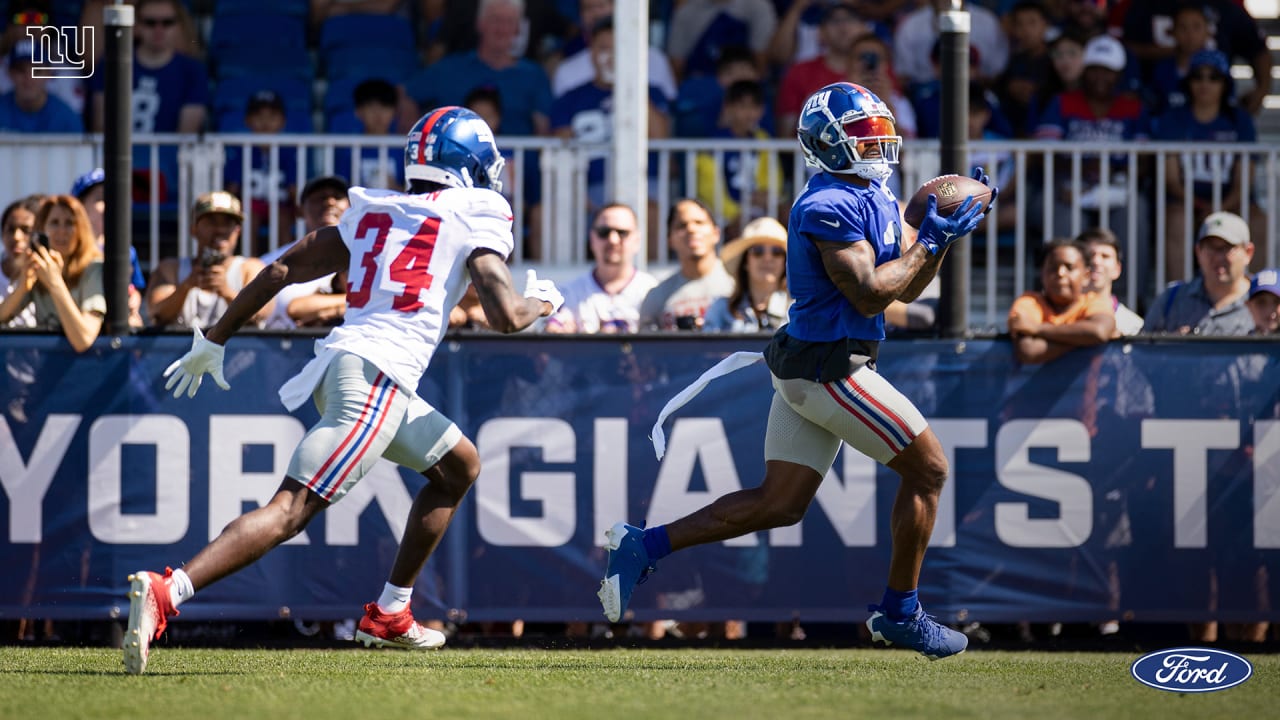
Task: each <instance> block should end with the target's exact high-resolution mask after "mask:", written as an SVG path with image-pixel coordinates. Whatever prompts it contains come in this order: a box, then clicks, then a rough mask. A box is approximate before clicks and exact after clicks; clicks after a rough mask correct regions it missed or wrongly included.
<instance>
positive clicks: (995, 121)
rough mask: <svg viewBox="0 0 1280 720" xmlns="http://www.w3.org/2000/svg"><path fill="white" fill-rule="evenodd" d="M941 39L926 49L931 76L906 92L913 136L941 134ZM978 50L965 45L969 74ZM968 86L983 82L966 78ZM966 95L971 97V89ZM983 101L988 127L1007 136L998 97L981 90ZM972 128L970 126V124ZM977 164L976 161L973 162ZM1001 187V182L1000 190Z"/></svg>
mask: <svg viewBox="0 0 1280 720" xmlns="http://www.w3.org/2000/svg"><path fill="white" fill-rule="evenodd" d="M941 54H942V41H940V40H939V41H938V42H936V43H934V44H933V50H932V51H930V53H929V62H930V64H932V65H933V69H934V77H933V79H932V80H930V81H929V82H927V83H916V84H915V85H914V86H913V88H912V94H911V96H910V98H909V99H910V101H911V108H912V114H913V115H914V116H915V118H916V137H922V138H936V137H938V136H939V135H941V134H942V75H941V64H940V61H941V58H940V55H941ZM980 55H981V53H979V52H978V49H977V48H975V47H973V46H972V45H971V46H969V70H970V76H972V75H973V71H974V70H975V69H976V68H977V67H978V64H979V63H980V62H981V61H980V60H979V57H980ZM969 86H970V89H971V90H972V88H973V87H974V86H977V87H979V88H983V89H984V91H985V86H984V85H983V84H982V83H980V82H978V81H977V80H970V81H969ZM970 97H973V94H972V92H971V93H970ZM982 104H983V105H989V106H990V109H991V117H990V118H989V124H990V125H991V129H992V130H993V131H995V132H996V133H997V134H999V135H1000V136H1001V137H1004V138H1008V137H1009V136H1010V135H1011V134H1012V131H1011V130H1010V129H1009V121H1008V120H1006V119H1005V118H1004V114H1003V113H1001V112H1000V100H999V98H998V97H997V96H996V94H995V93H993V92H990V91H985V94H984V97H983V98H982ZM970 129H972V128H970ZM974 164H980V163H974ZM1003 189H1004V187H1003V186H1001V190H1002V191H1003Z"/></svg>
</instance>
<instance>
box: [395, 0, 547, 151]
mask: <svg viewBox="0 0 1280 720" xmlns="http://www.w3.org/2000/svg"><path fill="white" fill-rule="evenodd" d="M521 11H522V7H521V4H520V3H518V2H513V1H511V0H506V1H504V0H494V1H493V2H490V3H487V4H483V5H482V6H481V14H480V16H479V17H477V18H476V31H477V33H478V34H479V37H480V41H479V45H477V47H476V49H475V50H470V51H467V52H459V53H454V54H452V55H446V56H445V57H443V58H441V59H440V60H439V61H438V62H436V63H434V64H432V65H430V66H428V67H427V68H426V69H424V70H422V71H421V72H419V73H417V74H416V75H414V76H413V77H412V78H410V80H409V82H407V83H405V92H406V93H407V94H408V95H409V97H410V98H412V99H413V100H414V101H415V102H417V103H418V106H419V108H420V109H421V110H424V111H425V110H429V109H431V108H434V107H440V106H441V105H462V104H464V102H465V101H466V98H467V95H468V94H469V93H470V92H471V91H472V90H474V89H475V88H478V87H482V86H491V87H494V88H496V89H497V90H498V93H499V94H500V95H501V96H502V124H503V129H504V130H505V131H506V134H508V135H546V134H547V133H548V132H549V131H550V125H549V123H548V119H547V118H548V116H549V115H550V113H551V81H550V80H549V79H548V78H547V74H546V72H544V71H543V69H542V66H541V65H538V64H537V63H535V62H532V61H530V60H526V59H524V58H520V57H516V56H515V54H514V51H515V48H516V43H517V41H518V36H519V31H520V23H521V18H522V17H523V16H522V15H521Z"/></svg>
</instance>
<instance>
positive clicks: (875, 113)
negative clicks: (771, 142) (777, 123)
mask: <svg viewBox="0 0 1280 720" xmlns="http://www.w3.org/2000/svg"><path fill="white" fill-rule="evenodd" d="M796 137H797V138H799V140H800V146H801V147H803V148H804V159H805V162H806V163H807V164H808V165H810V166H811V167H816V168H819V169H821V170H825V171H827V172H829V173H836V174H838V175H857V176H858V177H862V178H866V179H867V180H883V179H884V178H887V177H889V174H890V173H892V172H893V169H892V168H891V167H890V165H896V164H898V149H899V148H900V147H901V146H902V138H901V137H900V136H899V135H898V131H897V128H896V127H895V124H894V120H893V113H892V112H891V111H890V110H889V106H888V105H885V104H884V103H883V102H882V101H881V100H880V98H878V97H876V96H875V94H874V93H872V92H871V91H870V90H868V89H866V88H864V87H862V86H861V85H855V84H853V83H850V82H837V83H832V84H830V85H828V86H826V87H824V88H822V89H821V90H818V91H817V92H815V93H814V94H812V95H810V96H809V99H808V100H806V101H805V103H804V109H803V110H801V111H800V120H799V122H798V123H797V125H796Z"/></svg>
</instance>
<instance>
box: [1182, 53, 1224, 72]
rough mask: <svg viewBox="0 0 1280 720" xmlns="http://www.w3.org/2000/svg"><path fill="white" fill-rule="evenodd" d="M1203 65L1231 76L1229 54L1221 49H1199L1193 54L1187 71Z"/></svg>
mask: <svg viewBox="0 0 1280 720" xmlns="http://www.w3.org/2000/svg"><path fill="white" fill-rule="evenodd" d="M1201 67H1207V68H1209V69H1211V70H1214V71H1215V72H1217V73H1218V74H1219V75H1225V76H1227V77H1230V76H1231V63H1230V62H1228V61H1227V56H1226V55H1225V54H1223V53H1222V52H1221V51H1219V50H1197V51H1196V52H1195V54H1194V55H1192V56H1191V62H1190V64H1189V65H1188V67H1187V71H1188V72H1190V71H1192V70H1195V69H1196V68H1201Z"/></svg>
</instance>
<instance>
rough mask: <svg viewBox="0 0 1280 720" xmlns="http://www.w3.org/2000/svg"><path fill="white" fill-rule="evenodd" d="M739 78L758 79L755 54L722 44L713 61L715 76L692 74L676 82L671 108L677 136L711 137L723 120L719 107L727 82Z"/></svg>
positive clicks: (721, 104) (747, 49) (737, 80)
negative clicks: (718, 57) (674, 101)
mask: <svg viewBox="0 0 1280 720" xmlns="http://www.w3.org/2000/svg"><path fill="white" fill-rule="evenodd" d="M743 80H753V81H756V82H760V81H761V75H760V70H759V69H758V68H757V67H756V61H755V56H754V55H753V54H752V53H751V50H750V49H749V48H745V47H741V46H734V47H727V48H723V49H722V50H721V51H720V59H719V60H717V61H716V74H715V77H710V76H707V75H695V76H693V77H691V78H686V79H685V81H684V82H682V83H680V92H679V94H678V95H677V96H676V103H675V106H674V107H673V108H672V110H671V115H672V121H673V124H674V125H675V135H676V136H677V137H696V138H705V137H712V136H713V135H715V134H716V132H718V129H719V128H720V126H721V123H722V122H723V116H722V113H721V110H722V109H723V107H724V96H725V93H726V92H727V91H728V90H729V86H730V85H733V84H734V83H737V82H741V81H743Z"/></svg>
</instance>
